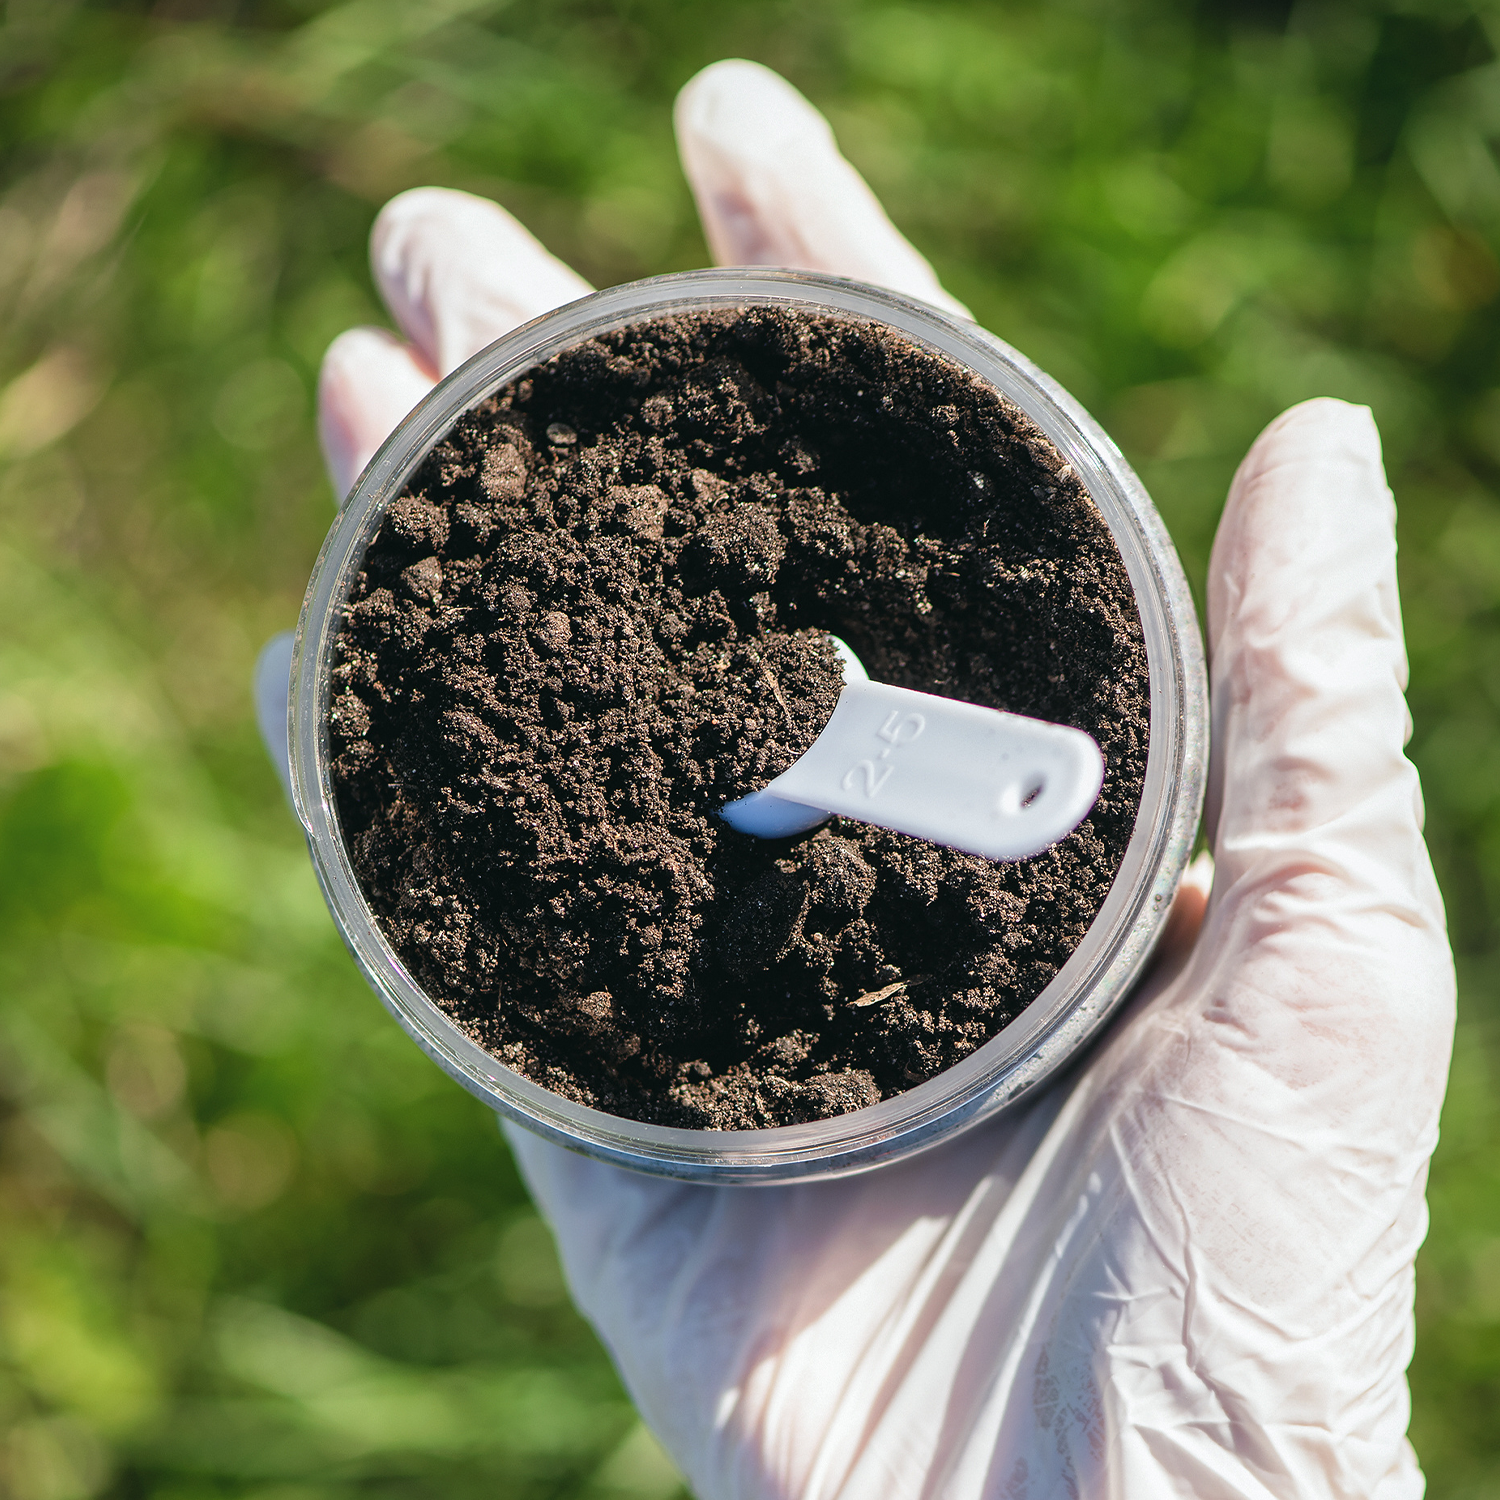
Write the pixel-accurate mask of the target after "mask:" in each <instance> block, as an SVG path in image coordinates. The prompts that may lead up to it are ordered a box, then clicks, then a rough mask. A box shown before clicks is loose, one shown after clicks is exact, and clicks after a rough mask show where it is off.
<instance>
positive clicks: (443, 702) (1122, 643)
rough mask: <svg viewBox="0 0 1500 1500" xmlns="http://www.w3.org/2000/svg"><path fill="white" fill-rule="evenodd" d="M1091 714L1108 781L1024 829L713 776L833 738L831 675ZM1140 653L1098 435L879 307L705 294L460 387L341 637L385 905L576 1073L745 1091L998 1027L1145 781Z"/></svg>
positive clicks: (884, 1074) (417, 945) (736, 1097)
mask: <svg viewBox="0 0 1500 1500" xmlns="http://www.w3.org/2000/svg"><path fill="white" fill-rule="evenodd" d="M829 631H832V632H834V633H835V634H837V635H840V636H842V637H843V638H844V639H845V640H846V641H848V642H849V644H850V645H851V646H852V647H853V648H854V650H855V651H856V652H857V653H858V654H859V656H860V658H861V659H862V660H863V662H864V664H865V666H866V667H867V668H868V670H869V673H870V675H871V676H872V677H873V678H875V679H876V680H877V681H882V682H890V683H895V684H898V685H900V686H903V687H910V688H917V689H919V690H922V691H924V692H933V693H941V694H944V695H946V696H949V697H954V698H962V699H967V700H969V701H971V702H974V703H982V704H988V705H991V706H993V707H996V708H1002V709H1009V710H1012V711H1014V712H1017V713H1023V714H1031V715H1035V716H1037V717H1040V718H1044V719H1050V720H1054V721H1057V722H1059V723H1063V724H1071V725H1075V726H1077V727H1078V728H1081V729H1085V730H1087V731H1088V732H1089V733H1090V734H1092V735H1093V736H1094V737H1095V738H1096V739H1097V740H1098V742H1099V744H1100V745H1101V747H1102V748H1103V750H1104V754H1105V758H1106V761H1107V765H1108V770H1107V773H1106V776H1105V781H1104V790H1103V794H1102V795H1101V797H1100V799H1099V803H1098V805H1097V806H1096V808H1095V809H1094V811H1093V813H1092V814H1091V815H1090V817H1089V818H1088V819H1087V820H1086V821H1085V822H1084V823H1083V824H1082V825H1081V826H1080V827H1079V828H1078V829H1077V830H1076V831H1075V832H1074V833H1073V834H1071V835H1070V836H1069V837H1068V838H1066V839H1064V840H1063V841H1062V842H1061V843H1060V844H1058V845H1056V846H1054V847H1053V848H1051V849H1049V850H1047V851H1046V852H1044V853H1042V854H1039V855H1037V856H1035V857H1034V858H1031V859H1026V860H1021V861H1019V862H1016V863H1013V864H996V863H991V862H990V861H987V860H984V859H980V858H977V857H975V856H973V855H968V854H960V853H957V852H955V851H953V850H951V849H946V848H941V847H938V846H936V845H933V844H929V843H925V842H923V841H921V840H917V839H911V838H906V837H904V836H902V835H899V834H894V833H887V832H885V831H883V830H881V829H878V828H871V827H868V826H866V825H863V824H860V823H856V822H852V821H848V820H834V821H832V822H830V823H828V824H826V825H825V826H824V827H822V828H820V829H818V830H817V831H815V832H813V833H811V834H805V835H802V836H800V837H798V838H795V839H790V840H784V841H778V842H770V841H762V840H758V839H754V838H750V837H747V836H745V835H743V834H739V833H736V832H734V831H733V830H732V829H731V828H730V827H729V826H728V825H727V824H726V823H724V822H723V821H722V819H720V818H719V817H717V816H716V814H717V811H718V809H719V808H720V807H722V806H723V804H724V803H725V802H728V801H730V800H731V799H733V798H735V797H741V796H744V795H746V794H747V793H749V792H752V791H755V790H758V789H759V788H760V787H762V786H764V785H765V783H766V782H767V781H769V780H770V779H771V778H772V777H774V776H776V775H779V774H780V773H781V772H782V771H783V770H785V769H786V768H787V767H788V766H789V765H790V764H791V763H792V761H793V760H795V759H796V758H797V756H799V755H800V754H801V753H802V752H803V751H804V750H806V749H807V747H808V746H809V745H810V744H811V743H812V742H813V740H814V739H815V738H816V737H817V735H818V733H819V731H820V730H821V729H822V727H823V725H824V724H825V723H826V722H827V720H828V717H829V716H830V714H831V713H832V711H833V706H834V703H835V701H836V699H837V697H838V693H839V689H840V685H841V676H840V670H839V665H838V662H837V660H836V658H835V657H834V654H833V651H832V649H831V647H830V645H829V643H828V639H827V632H829ZM1147 708H1148V683H1147V671H1146V656H1145V649H1144V646H1143V643H1142V638H1141V629H1140V622H1139V618H1138V616H1137V613H1136V609H1135V603H1134V598H1133V595H1132V593H1131V589H1130V585H1129V582H1128V580H1127V578H1126V574H1125V569H1124V566H1123V564H1122V562H1121V560H1120V557H1119V554H1118V552H1117V550H1116V548H1115V546H1114V543H1113V541H1112V539H1111V538H1110V535H1109V532H1108V530H1107V528H1106V527H1105V525H1104V523H1103V521H1102V519H1101V517H1100V515H1099V513H1098V511H1097V510H1096V509H1095V507H1094V505H1093V502H1092V501H1091V500H1090V499H1089V498H1088V495H1087V493H1086V492H1085V490H1084V489H1083V487H1082V485H1081V484H1080V482H1079V480H1078V478H1077V476H1076V475H1075V474H1074V472H1073V471H1072V469H1071V468H1069V467H1068V466H1067V465H1066V464H1065V463H1064V462H1063V461H1062V459H1061V457H1060V456H1059V454H1058V453H1057V451H1056V450H1055V449H1054V448H1053V447H1052V446H1051V444H1050V443H1049V442H1048V441H1047V440H1046V439H1045V438H1044V437H1043V436H1042V434H1041V433H1040V432H1039V431H1038V430H1037V429H1036V428H1035V427H1034V426H1033V425H1032V424H1031V423H1030V422H1029V421H1028V420H1027V419H1026V418H1025V417H1024V416H1023V415H1022V414H1021V413H1020V412H1019V411H1017V410H1016V409H1015V408H1014V407H1012V406H1011V405H1009V404H1008V403H1007V402H1005V401H1004V400H1003V399H1002V398H1000V397H999V396H998V395H997V394H996V393H995V392H994V391H993V390H991V389H990V388H988V387H987V386H985V385H983V384H982V383H980V382H978V381H976V380H975V379H973V378H972V377H971V376H969V375H967V374H966V373H965V372H964V371H962V370H961V369H960V368H958V367H957V366H955V365H954V364H952V363H950V362H948V361H947V360H946V359H944V358H942V357H940V356H938V355H936V354H934V353H932V352H929V351H927V350H924V349H922V348H920V347H919V346H917V345H915V344H912V343H909V342H907V341H905V340H904V339H902V338H899V337H896V336H895V335H893V334H892V333H891V331H890V330H888V329H883V328H880V327H879V326H876V325H870V324H865V323H857V322H843V321H837V320H834V319H829V318H823V317H817V316H812V315H809V314H793V313H788V312H784V311H779V310H751V311H745V312H733V313H717V314H708V315H696V314H695V315H682V316H677V317H672V318H666V319H662V320H658V321H653V322H648V323H644V324H638V325H636V326H635V327H634V328H632V329H629V330H626V331H623V332H619V333H615V334H610V335H608V336H606V337H602V338H598V339H594V340H591V341H589V342H587V343H585V344H582V345H580V346H578V347H575V348H573V349H571V350H568V351H567V352H565V353H564V354H561V355H559V356H557V357H556V358H554V359H553V360H551V361H550V362H548V363H547V364H545V365H542V366H539V367H538V368H536V369H534V370H533V371H531V372H530V374H529V375H528V376H527V377H526V378H525V379H523V380H519V381H517V382H516V383H514V384H513V385H511V386H510V387H508V388H506V389H505V390H504V391H502V392H501V393H500V394H499V395H498V396H497V397H495V398H492V399H490V400H488V401H486V402H485V403H483V405H481V406H480V407H478V408H477V409H476V410H474V411H473V412H471V413H470V414H468V415H467V416H466V417H464V418H463V419H462V420H461V421H460V422H459V424H458V425H457V427H456V428H455V429H454V430H453V432H452V433H451V434H450V435H449V437H448V438H447V439H446V440H445V441H444V442H443V443H442V444H441V445H439V446H438V447H437V448H436V449H435V450H434V451H433V452H432V453H431V454H430V455H429V456H428V458H427V459H426V460H425V461H424V462H423V464H422V466H421V467H420V468H419V469H418V471H417V472H416V474H415V475H414V477H413V479H412V481H411V483H410V485H409V486H408V488H407V490H406V492H405V493H404V495H403V497H402V498H401V499H399V500H397V501H396V502H395V504H394V505H393V506H392V507H391V510H390V512H389V515H388V516H387V518H386V520H385V521H384V523H383V525H382V527H381V530H380V532H379V534H378V535H377V537H376V538H375V540H374V542H373V543H372V544H371V546H370V548H369V550H368V552H367V554H366V556H365V559H364V567H363V571H362V572H361V573H360V574H359V576H358V579H357V581H356V583H355V585H354V588H353V590H352V593H351V595H350V600H349V604H348V608H347V613H346V617H345V621H344V625H343V629H342V632H341V634H340V637H339V640H338V644H337V665H336V670H335V684H334V699H333V708H332V713H331V721H332V722H331V728H332V747H333V753H334V756H335V761H334V784H335V788H336V792H337V798H338V806H339V814H340V817H341V820H342V823H343V828H344V831H345V835H346V837H347V839H348V841H349V844H350V847H351V850H352V852H353V858H354V864H355V868H356V870H357V872H358V875H359V878H360V880H361V882H362V884H363V887H364V889H365V892H366V894H367V896H368V898H369V900H370V903H371V905H372V906H373V908H374V910H375V912H376V913H377V915H378V918H379V920H380V921H381V923H382V924H383V926H384V929H385V931H386V933H387V934H388V936H389V938H390V941H391V942H392V944H393V945H394V947H395V948H396V950H397V952H398V953H400V955H401V956H402V959H403V960H404V961H405V963H406V964H407V965H408V966H409V968H410V970H411V972H412V973H413V975H414V976H415V977H416V978H417V979H418V980H419V982H420V983H422V984H423V985H424V986H425V987H426V989H427V991H428V993H429V994H431V995H432V996H433V998H434V999H435V1000H436V1001H437V1003H438V1004H439V1005H441V1006H442V1008H443V1009H444V1010H445V1011H446V1012H447V1013H448V1014H449V1015H450V1016H451V1017H452V1018H453V1019H454V1020H455V1021H456V1022H457V1023H458V1024H459V1025H460V1026H461V1027H462V1028H463V1029H464V1030H465V1031H466V1032H467V1033H468V1034H469V1035H470V1036H472V1037H473V1038H474V1039H475V1040H476V1041H478V1042H479V1043H480V1044H481V1045H483V1046H484V1047H486V1048H487V1049H488V1050H489V1051H490V1052H492V1053H493V1054H494V1055H495V1056H496V1057H497V1058H499V1059H500V1060H501V1061H502V1062H504V1063H505V1064H507V1065H508V1066H509V1067H511V1068H514V1069H515V1070H516V1071H517V1072H520V1073H523V1074H525V1075H526V1076H527V1077H529V1078H531V1079H533V1080H535V1081H536V1082H537V1083H539V1084H542V1085H544V1086H545V1087H547V1088H549V1089H552V1090H555V1091H556V1092H557V1093H559V1094H562V1095H565V1096H566V1097H567V1098H569V1099H574V1100H578V1101H581V1102H583V1103H585V1104H590V1105H593V1106H595V1107H596V1108H599V1109H602V1110H606V1111H609V1112H610V1113H612V1114H616V1115H624V1116H629V1117H632V1118H634V1119H639V1120H650V1121H656V1122H659V1123H662V1124H670V1125H679V1126H689V1127H700V1128H708V1129H720V1130H730V1129H746V1128H754V1127H761V1126H771V1125H783V1124H789V1123H792V1122H795V1121H806V1120H812V1119H818V1118H822V1117H825V1116H829V1115H834V1114H839V1113H842V1112H844V1111H847V1110H853V1109H858V1108H860V1107H862V1106H864V1105H867V1104H872V1103H874V1102H876V1101H877V1100H880V1099H884V1098H889V1097H890V1096H891V1095H893V1094H898V1093H900V1092H901V1091H902V1090H904V1089H907V1088H910V1087H911V1086H912V1085H913V1084H916V1083H919V1082H921V1081H923V1080H924V1079H927V1078H931V1077H932V1076H933V1075H934V1074H935V1073H937V1072H939V1071H941V1070H942V1069H944V1068H947V1067H949V1066H951V1065H952V1064H953V1063H955V1062H957V1061H959V1059H961V1058H963V1057H966V1056H967V1055H968V1054H969V1053H971V1052H973V1051H974V1049H975V1048H976V1047H978V1046H980V1045H981V1044H982V1043H983V1042H985V1041H986V1040H987V1039H988V1038H990V1037H991V1036H993V1035H994V1034H995V1033H996V1032H997V1031H999V1030H1000V1028H1001V1027H1002V1026H1004V1025H1005V1024H1006V1023H1007V1022H1009V1021H1010V1020H1012V1019H1013V1018H1014V1017H1015V1016H1016V1015H1017V1014H1019V1013H1020V1011H1021V1010H1022V1009H1024V1008H1025V1006H1026V1005H1027V1004H1028V1003H1029V1002H1030V1001H1031V1000H1032V999H1034V998H1035V997H1036V995H1037V994H1038V993H1039V992H1040V991H1041V990H1042V989H1043V988H1044V987H1045V985H1046V984H1047V982H1048V981H1049V980H1050V979H1051V978H1052V976H1053V975H1054V974H1055V973H1056V972H1057V970H1058V968H1059V967H1060V966H1061V965H1062V963H1063V962H1064V960H1065V959H1066V958H1067V957H1068V955H1069V954H1070V953H1071V952H1072V951H1073V949H1074V947H1075V946H1076V945H1077V944H1078V942H1079V940H1080V939H1081V938H1082V937H1083V935H1084V933H1085V931H1086V930H1087V928H1088V926H1089V924H1090V922H1091V921H1092V920H1093V917H1094V915H1095V913H1096V912H1097V911H1098V909H1099V906H1100V904H1101V903H1102V901H1103V900H1104V897H1105V894H1106V893H1107V891H1108V890H1109V886H1110V882H1111V881H1112V879H1113V878H1114V875H1115V872H1116V870H1117V868H1118V866H1119V863H1120V860H1121V857H1122V855H1123V853H1124V850H1125V846H1126V843H1127V841H1128V839H1129V837H1130V832H1131V828H1132V825H1133V820H1134V816H1135V811H1136V808H1137V806H1138V805H1139V801H1140V794H1141V785H1142V776H1143V773H1144V770H1145V762H1146V748H1147V723H1148V720H1147Z"/></svg>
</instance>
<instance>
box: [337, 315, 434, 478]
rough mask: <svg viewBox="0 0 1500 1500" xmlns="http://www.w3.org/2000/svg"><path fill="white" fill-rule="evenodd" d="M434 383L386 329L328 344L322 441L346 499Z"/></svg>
mask: <svg viewBox="0 0 1500 1500" xmlns="http://www.w3.org/2000/svg"><path fill="white" fill-rule="evenodd" d="M432 385H433V377H432V373H431V372H430V370H428V369H427V367H426V366H425V365H424V364H423V363H422V361H421V360H420V359H419V358H418V357H417V356H416V354H415V353H414V352H413V351H412V350H411V349H409V348H407V347H406V346H405V345H404V344H402V343H400V342H399V341H398V340H397V339H396V338H394V337H393V336H392V335H391V334H389V333H387V332H386V331H385V330H384V329H383V328H351V329H349V330H348V331H347V332H346V333H341V334H340V335H339V336H338V337H337V338H336V339H335V340H334V341H333V342H332V343H331V344H330V345H329V346H328V353H327V354H325V355H324V356H323V369H322V372H321V373H320V375H319V376H318V437H319V439H320V441H321V442H322V445H323V460H324V462H325V463H326V464H327V465H328V477H329V478H330V479H331V480H332V481H333V490H334V493H335V494H336V495H337V496H338V497H339V500H340V501H342V500H343V498H344V496H345V495H347V494H348V493H349V491H350V490H351V489H352V488H353V486H354V481H355V480H356V479H358V478H359V476H360V474H361V472H362V471H363V469H364V467H365V465H366V464H367V463H369V461H370V460H371V459H372V458H373V457H374V456H375V450H376V449H377V448H379V447H380V445H381V444H382V443H383V442H384V441H385V440H386V439H387V438H388V437H389V436H390V435H391V433H392V432H393V431H394V430H395V428H396V425H397V423H399V422H400V421H401V419H402V418H403V417H404V416H405V415H406V414H407V413H408V412H409V411H410V410H411V409H412V407H414V406H415V405H416V404H417V402H418V401H420V400H421V399H422V397H423V396H425V395H426V394H427V393H428V391H430V390H431V389H432Z"/></svg>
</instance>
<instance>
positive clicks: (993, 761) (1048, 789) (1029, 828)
mask: <svg viewBox="0 0 1500 1500" xmlns="http://www.w3.org/2000/svg"><path fill="white" fill-rule="evenodd" d="M1103 781H1104V757H1103V755H1102V754H1101V753H1100V750H1099V747H1098V745H1097V744H1095V743H1094V741H1093V739H1092V738H1091V737H1090V736H1089V735H1087V734H1085V733H1084V732H1083V731H1082V730H1081V729H1070V728H1067V727H1066V726H1065V725H1062V724H1048V723H1045V722H1043V721H1042V720H1040V719H1028V718H1025V717H1023V716H1022V715H1020V714H1008V713H1002V712H1000V710H998V709H993V708H982V707H980V706H979V705H978V704H976V703H959V702H957V701H956V700H954V699H952V698H939V697H935V696H934V695H933V694H931V693H916V692H912V691H911V690H910V689H909V688H899V687H891V686H890V685H888V684H886V683H881V682H867V681H865V682H861V681H851V682H847V683H846V684H845V686H844V689H843V692H842V693H841V694H840V695H839V701H838V706H837V707H836V708H835V709H834V711H833V717H832V718H831V719H830V720H829V721H828V724H827V727H826V728H825V729H824V730H823V732H822V734H820V735H819V736H818V738H817V739H816V740H815V741H814V742H813V744H812V747H811V748H810V749H809V750H808V751H807V752H806V754H804V755H803V756H802V758H801V759H800V760H798V761H797V763H796V764H795V765H794V766H792V768H791V769H790V770H788V771H786V772H784V773H783V774H782V775H780V776H778V777H777V778H776V779H775V780H774V781H773V782H771V784H770V785H769V786H767V787H766V788H765V790H764V791H762V792H758V793H756V794H755V795H754V796H753V797H746V798H742V799H740V801H738V802H734V803H730V804H729V806H728V807H726V808H725V809H724V814H723V815H724V817H725V818H726V819H727V820H728V821H729V822H730V823H731V824H732V825H734V826H735V827H741V828H742V831H744V832H747V833H757V832H759V829H758V828H757V827H753V826H744V825H742V823H741V821H740V820H739V818H738V817H737V816H736V814H737V813H743V812H745V811H747V810H748V812H749V813H750V821H751V822H752V823H753V822H754V821H756V819H757V818H759V819H764V820H769V819H772V818H775V817H776V816H778V813H779V814H780V816H781V818H782V821H783V823H785V824H796V823H797V820H798V815H797V813H796V812H795V811H794V809H791V808H787V809H785V810H784V811H782V810H780V809H778V808H777V807H776V805H775V804H778V803H793V804H798V805H799V806H800V807H802V808H804V809H806V810H807V813H806V821H805V822H803V823H801V824H800V826H797V827H788V832H787V833H786V834H775V833H771V834H761V837H787V836H788V835H789V834H790V833H792V832H800V831H802V828H806V827H813V826H815V824H816V823H817V822H818V821H820V818H819V817H817V816H815V815H814V814H816V813H837V814H839V815H840V816H841V817H846V818H858V819H859V820H860V821H862V822H865V823H874V824H876V825H877V826H878V827H881V828H890V829H893V830H894V831H895V832H897V833H907V834H911V835H913V836H914V837H916V838H923V839H930V840H931V841H932V842H933V843H936V844H947V845H948V846H949V847H951V848H954V849H962V850H965V851H966V852H967V853H970V854H979V855H983V856H984V857H985V858H986V859H1024V858H1025V857H1026V856H1027V855H1031V854H1039V853H1040V852H1041V851H1042V850H1043V849H1045V848H1047V846H1048V845H1049V844H1055V843H1056V842H1057V841H1058V840H1059V839H1061V838H1064V837H1066V836H1067V835H1068V834H1069V833H1071V832H1072V831H1073V829H1075V828H1076V827H1077V826H1078V825H1079V824H1080V823H1081V822H1082V821H1083V820H1084V818H1086V817H1087V816H1088V814H1089V812H1090V810H1091V809H1092V808H1093V806H1094V803H1095V802H1096V801H1097V800H1098V797H1099V788H1100V786H1101V785H1102V784H1103Z"/></svg>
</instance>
